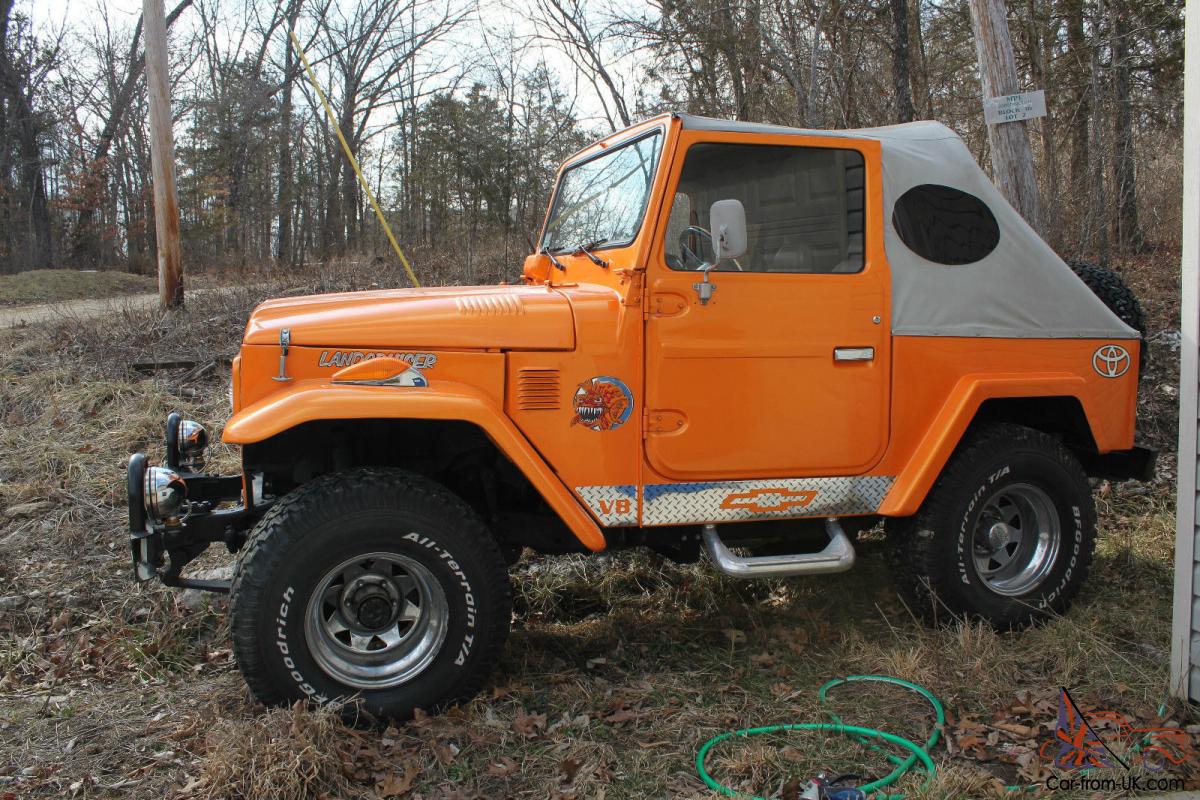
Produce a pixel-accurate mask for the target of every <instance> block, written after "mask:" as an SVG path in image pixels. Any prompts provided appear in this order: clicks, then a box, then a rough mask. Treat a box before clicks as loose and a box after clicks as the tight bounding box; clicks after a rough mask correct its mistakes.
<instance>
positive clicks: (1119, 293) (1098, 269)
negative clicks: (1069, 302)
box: [1067, 261, 1147, 373]
mask: <svg viewBox="0 0 1200 800" xmlns="http://www.w3.org/2000/svg"><path fill="white" fill-rule="evenodd" d="M1067 266H1069V267H1070V268H1071V270H1072V271H1073V272H1074V273H1075V274H1076V275H1078V276H1079V279H1080V280H1081V281H1083V282H1084V283H1085V284H1087V287H1088V288H1089V289H1091V290H1092V294H1094V295H1096V297H1099V298H1100V302H1102V303H1104V305H1106V306H1108V310H1109V311H1111V312H1113V313H1114V314H1116V315H1117V317H1118V318H1119V319H1120V320H1121V321H1122V322H1124V323H1125V324H1126V325H1128V326H1129V327H1131V328H1133V329H1134V330H1136V331H1137V332H1138V334H1139V335H1140V337H1141V340H1142V346H1141V347H1140V348H1139V351H1140V355H1139V356H1138V372H1139V373H1142V372H1145V370H1146V359H1147V353H1146V315H1145V314H1144V313H1143V312H1142V304H1141V303H1139V302H1138V299H1137V295H1136V294H1134V293H1133V290H1132V289H1130V288H1129V284H1127V283H1125V281H1124V279H1122V278H1121V276H1120V275H1118V274H1117V273H1115V272H1113V271H1112V270H1111V269H1109V268H1108V267H1102V266H1100V265H1099V264H1092V263H1089V262H1087V261H1068V262H1067Z"/></svg>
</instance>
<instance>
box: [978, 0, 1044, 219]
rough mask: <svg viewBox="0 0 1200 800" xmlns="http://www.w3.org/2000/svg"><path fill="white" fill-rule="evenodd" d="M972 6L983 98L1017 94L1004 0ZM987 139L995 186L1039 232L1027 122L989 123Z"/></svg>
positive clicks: (987, 0) (1036, 193)
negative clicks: (990, 150) (990, 151)
mask: <svg viewBox="0 0 1200 800" xmlns="http://www.w3.org/2000/svg"><path fill="white" fill-rule="evenodd" d="M970 5H971V23H972V27H973V28H974V29H975V51H976V52H977V53H978V54H979V78H980V81H981V82H982V83H983V96H984V98H985V99H986V98H988V97H1003V96H1004V95H1009V94H1016V93H1018V92H1019V91H1021V86H1020V84H1018V83H1017V66H1016V63H1015V61H1014V60H1013V49H1012V39H1011V37H1010V36H1009V33H1008V18H1007V17H1006V16H1005V3H1004V0H970ZM988 144H989V145H991V149H992V173H993V175H994V176H995V180H996V185H997V186H998V187H1000V191H1001V192H1002V193H1003V194H1004V196H1005V197H1006V198H1007V199H1008V202H1010V203H1012V206H1013V208H1015V209H1016V210H1017V211H1018V212H1020V214H1021V216H1023V217H1024V218H1025V221H1026V222H1028V223H1029V224H1030V225H1032V226H1033V228H1034V230H1036V231H1038V232H1039V233H1041V232H1042V213H1041V203H1040V201H1039V198H1038V185H1037V176H1036V175H1035V174H1034V172H1033V151H1032V150H1031V149H1030V148H1029V130H1028V128H1027V127H1026V123H1025V121H1024V120H1020V121H1018V122H1001V123H997V124H994V125H988Z"/></svg>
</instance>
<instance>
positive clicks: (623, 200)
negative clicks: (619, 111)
mask: <svg viewBox="0 0 1200 800" xmlns="http://www.w3.org/2000/svg"><path fill="white" fill-rule="evenodd" d="M661 139H662V136H661V135H660V134H658V133H654V134H652V135H650V136H646V137H643V138H641V139H638V140H636V141H633V142H630V143H629V144H625V145H622V146H620V147H618V148H616V149H614V150H610V151H609V152H607V153H604V154H603V155H600V156H598V157H596V158H592V159H590V160H588V161H585V162H583V163H582V164H579V165H578V166H574V167H571V168H570V169H568V170H567V171H566V172H564V173H563V176H562V179H561V180H560V181H559V184H558V193H557V196H556V197H555V200H554V208H553V210H552V211H551V212H550V221H549V222H548V223H546V233H545V235H544V236H543V237H542V247H543V248H544V249H546V250H551V251H565V250H575V249H576V248H579V247H582V246H584V245H593V244H594V245H596V246H610V247H611V246H613V245H625V244H629V243H630V242H632V241H633V240H634V238H636V237H637V232H638V228H640V227H641V224H642V217H644V216H645V215H646V203H647V202H648V201H649V199H650V187H651V185H652V184H653V182H654V169H655V166H656V162H657V161H658V148H659V144H660V142H661Z"/></svg>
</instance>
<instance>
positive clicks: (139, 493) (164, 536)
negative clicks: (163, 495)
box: [126, 453, 266, 592]
mask: <svg viewBox="0 0 1200 800" xmlns="http://www.w3.org/2000/svg"><path fill="white" fill-rule="evenodd" d="M148 467H149V464H148V462H147V459H146V456H145V455H144V454H142V453H134V454H133V455H132V456H131V457H130V459H129V468H128V472H127V476H126V482H127V490H128V495H129V497H128V499H129V545H130V549H131V551H132V556H133V573H134V577H135V578H136V579H137V580H138V581H139V582H144V581H148V580H152V579H154V578H158V579H160V580H161V581H162V582H163V583H164V584H166V585H167V586H178V587H182V588H191V589H202V590H206V591H211V592H228V591H229V581H221V580H200V579H197V578H185V577H182V575H181V573H182V571H183V568H184V567H185V566H186V565H187V564H188V562H190V561H192V560H193V559H194V558H196V556H198V555H200V554H201V553H203V552H204V551H205V550H207V549H208V546H209V545H211V544H214V543H217V542H222V543H224V544H225V546H226V547H228V548H229V550H230V552H236V551H237V550H239V549H240V548H241V546H242V544H244V543H245V531H246V530H247V529H248V528H249V527H250V526H251V525H253V524H254V522H255V521H256V520H257V519H258V517H260V516H262V513H263V512H265V511H266V508H265V507H263V508H247V507H246V505H245V503H244V502H242V476H240V475H229V476H222V475H210V474H207V473H184V474H182V475H181V476H180V477H182V479H183V481H184V483H185V484H186V485H187V498H188V500H187V509H186V513H184V514H183V515H182V516H180V517H178V518H173V519H168V520H165V521H163V522H156V521H154V520H152V519H150V518H149V515H148V514H147V513H146V497H145V494H146V470H147V469H148ZM229 501H238V503H239V504H238V505H237V506H234V507H230V508H221V509H218V508H216V506H217V505H219V504H220V503H223V502H229Z"/></svg>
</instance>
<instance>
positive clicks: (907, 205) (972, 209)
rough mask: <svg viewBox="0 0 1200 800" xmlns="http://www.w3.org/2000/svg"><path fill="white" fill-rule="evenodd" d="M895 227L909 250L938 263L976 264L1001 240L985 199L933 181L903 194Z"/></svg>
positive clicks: (893, 217)
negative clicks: (938, 184)
mask: <svg viewBox="0 0 1200 800" xmlns="http://www.w3.org/2000/svg"><path fill="white" fill-rule="evenodd" d="M892 226H893V227H894V228H895V229H896V233H897V234H898V235H899V236H900V241H902V242H904V243H905V244H906V245H908V249H909V250H912V251H913V252H914V253H916V254H917V255H919V256H920V257H921V258H924V259H926V260H928V261H933V262H935V263H938V264H952V265H958V264H971V263H974V262H976V261H979V260H980V259H981V258H983V257H984V256H986V255H987V254H988V253H990V252H992V251H993V250H995V249H996V245H997V244H998V243H999V242H1000V226H999V225H997V224H996V218H995V217H994V216H993V215H992V211H991V209H990V208H988V207H987V205H986V204H985V203H984V202H983V201H982V200H980V199H979V198H978V197H976V196H975V195H972V194H967V193H966V192H963V191H960V190H958V189H953V188H951V187H949V186H937V185H935V184H932V183H925V184H922V185H920V186H914V187H913V188H911V189H909V190H908V191H907V192H905V193H904V194H902V195H900V199H899V200H897V201H896V207H895V209H893V210H892Z"/></svg>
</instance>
